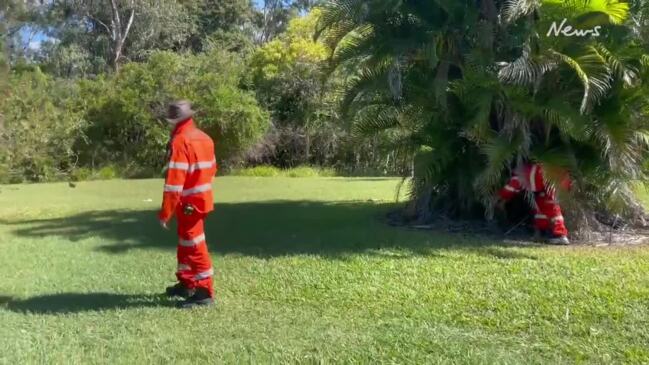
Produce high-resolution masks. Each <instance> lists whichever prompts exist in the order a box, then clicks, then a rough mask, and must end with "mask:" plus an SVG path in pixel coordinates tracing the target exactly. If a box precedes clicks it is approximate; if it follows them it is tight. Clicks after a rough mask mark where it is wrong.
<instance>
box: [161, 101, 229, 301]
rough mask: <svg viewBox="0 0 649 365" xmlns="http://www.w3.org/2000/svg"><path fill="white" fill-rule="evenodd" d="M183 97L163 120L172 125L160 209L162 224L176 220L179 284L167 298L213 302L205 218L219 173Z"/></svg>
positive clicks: (211, 150) (210, 145)
mask: <svg viewBox="0 0 649 365" xmlns="http://www.w3.org/2000/svg"><path fill="white" fill-rule="evenodd" d="M193 115H194V112H193V111H192V110H191V104H190V103H189V102H187V101H179V102H176V103H173V104H171V105H170V106H169V111H168V116H167V121H168V122H169V124H170V125H171V126H172V127H173V131H172V133H171V141H170V143H169V147H168V151H167V155H168V158H169V163H168V165H167V172H166V180H165V185H164V193H163V202H162V209H161V210H160V213H159V214H158V219H159V220H160V224H161V226H162V227H163V228H165V229H167V225H168V222H169V221H170V220H171V218H172V217H173V216H174V215H175V216H176V220H177V223H178V248H177V258H178V268H177V271H176V277H177V279H178V283H177V284H176V285H174V286H171V287H168V288H167V291H166V294H167V295H168V296H169V297H176V296H178V297H182V298H185V301H183V302H180V303H179V307H180V308H193V307H197V306H207V305H212V304H214V299H213V298H214V289H213V284H212V276H213V275H214V269H213V268H212V261H211V259H210V255H209V252H208V250H207V243H206V241H205V230H204V228H205V227H204V222H205V217H206V216H207V214H208V213H210V212H211V211H212V210H214V200H213V196H212V179H213V178H214V175H215V174H216V171H217V165H216V158H215V155H214V142H213V141H212V139H211V138H210V137H209V136H208V135H207V134H205V133H203V132H202V131H201V130H200V129H198V128H197V127H196V125H195V124H194V121H193V119H192V117H193Z"/></svg>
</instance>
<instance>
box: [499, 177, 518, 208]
mask: <svg viewBox="0 0 649 365" xmlns="http://www.w3.org/2000/svg"><path fill="white" fill-rule="evenodd" d="M522 188H523V185H522V184H521V180H520V178H519V177H518V176H512V178H511V179H509V182H508V183H507V185H505V187H503V188H502V189H500V192H499V193H498V195H499V196H500V199H501V201H504V202H507V201H509V200H512V198H514V197H515V196H516V194H518V193H520V192H521V189H522Z"/></svg>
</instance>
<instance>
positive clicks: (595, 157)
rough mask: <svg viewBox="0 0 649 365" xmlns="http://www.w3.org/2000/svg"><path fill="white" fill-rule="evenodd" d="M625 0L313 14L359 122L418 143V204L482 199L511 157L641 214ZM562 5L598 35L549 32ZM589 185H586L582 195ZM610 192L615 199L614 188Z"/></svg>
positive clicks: (640, 75) (370, 6) (332, 6)
mask: <svg viewBox="0 0 649 365" xmlns="http://www.w3.org/2000/svg"><path fill="white" fill-rule="evenodd" d="M628 5H629V4H628V3H626V2H622V1H613V0H610V1H595V0H593V1H553V0H551V1H529V0H512V1H485V2H482V4H481V6H477V5H476V4H475V3H474V2H473V1H453V2H447V1H442V0H436V1H432V2H427V3H426V4H423V3H421V2H417V1H396V0H394V1H392V0H390V1H369V2H368V1H358V0H336V1H331V2H329V3H328V4H327V5H326V6H325V10H324V14H323V15H322V17H321V19H320V23H319V28H320V30H321V31H326V33H325V34H324V35H323V36H322V38H323V39H324V40H325V41H326V42H327V43H328V44H329V46H330V48H331V49H332V55H331V59H332V61H333V63H334V65H335V66H336V67H337V68H339V69H340V68H345V69H347V70H349V69H352V70H357V71H356V72H355V73H354V76H353V78H352V79H351V81H350V82H349V83H348V84H347V85H346V86H345V88H344V91H345V95H344V97H343V102H342V106H343V109H344V110H345V111H346V112H347V113H348V114H347V115H349V116H350V117H353V118H355V120H356V122H355V127H354V128H355V129H356V130H357V131H358V132H359V133H365V134H373V133H376V132H382V131H385V130H393V131H395V132H396V136H398V138H397V139H396V140H395V141H394V142H395V148H397V147H398V146H402V147H405V148H408V149H409V150H411V151H412V152H413V153H415V154H416V158H415V171H414V174H415V184H414V190H413V194H414V195H415V196H416V198H417V199H416V201H417V203H418V217H419V218H420V219H424V220H427V219H430V217H431V212H438V213H439V212H441V213H444V214H449V215H452V216H464V217H466V216H471V215H474V214H478V215H479V214H482V213H481V212H484V207H486V208H487V213H488V212H489V208H490V206H491V203H492V201H493V196H494V195H495V194H494V193H495V190H496V189H497V188H498V187H499V186H500V185H501V184H502V183H503V178H504V177H505V176H506V175H507V173H508V169H509V168H511V167H512V166H513V165H514V164H515V163H516V162H517V161H521V160H526V159H530V160H535V161H539V162H542V163H543V164H544V165H545V166H546V169H547V171H548V172H549V173H548V175H549V176H548V178H550V179H551V180H552V178H553V177H554V176H553V175H557V174H558V172H559V171H563V170H565V169H569V170H570V171H571V172H572V174H573V175H574V177H575V178H576V179H577V181H578V186H579V189H578V192H577V193H576V195H579V194H581V196H582V199H583V200H582V202H584V203H589V204H590V205H591V206H596V207H597V208H599V209H607V208H610V207H619V208H620V210H619V212H620V213H626V214H628V215H629V216H636V217H637V207H638V205H637V204H636V203H635V202H634V201H633V199H632V193H631V192H632V190H631V187H632V184H633V183H634V182H635V181H638V180H644V178H645V171H644V169H643V162H644V159H645V158H646V153H647V145H646V143H645V141H644V137H642V136H644V135H645V134H646V131H647V127H648V125H647V123H646V120H647V119H646V117H647V116H646V112H647V111H648V109H647V104H646V98H643V97H642V95H646V93H647V80H648V79H647V73H646V72H647V69H646V63H644V62H643V59H645V58H646V56H644V54H645V50H644V49H643V48H642V47H641V46H639V39H638V37H637V33H634V32H633V31H632V27H631V26H629V25H628V22H627V18H628V12H629V6H628ZM563 18H566V19H567V21H568V24H570V25H571V26H572V27H573V28H577V29H590V28H593V27H595V26H599V27H600V29H601V32H602V34H603V36H602V37H599V38H597V37H581V38H579V39H578V40H575V39H576V38H571V37H566V36H554V35H553V34H551V33H549V32H548V30H549V29H550V28H551V26H552V23H553V22H554V21H556V20H559V21H560V20H561V19H563ZM586 197H587V198H586ZM613 201H615V202H616V203H615V204H613V203H612V202H613Z"/></svg>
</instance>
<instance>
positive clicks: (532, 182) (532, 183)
mask: <svg viewBox="0 0 649 365" xmlns="http://www.w3.org/2000/svg"><path fill="white" fill-rule="evenodd" d="M537 168H538V165H533V166H532V171H531V172H530V186H531V188H532V192H534V193H535V192H536V170H537Z"/></svg>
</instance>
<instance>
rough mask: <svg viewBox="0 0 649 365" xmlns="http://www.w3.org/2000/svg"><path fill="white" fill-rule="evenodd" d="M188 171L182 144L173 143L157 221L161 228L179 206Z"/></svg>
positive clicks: (187, 161)
mask: <svg viewBox="0 0 649 365" xmlns="http://www.w3.org/2000/svg"><path fill="white" fill-rule="evenodd" d="M188 170H189V159H188V154H187V150H186V148H185V146H184V144H182V143H174V144H173V145H172V146H171V158H170V160H169V164H168V165H167V177H166V179H165V186H164V193H163V196H162V208H161V209H160V213H159V214H158V219H159V220H160V223H162V224H163V226H164V225H165V224H166V223H167V222H168V221H169V220H170V219H171V217H173V214H174V212H175V211H176V207H177V206H178V204H180V197H181V195H182V192H183V186H184V185H185V178H186V177H187V171H188Z"/></svg>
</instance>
